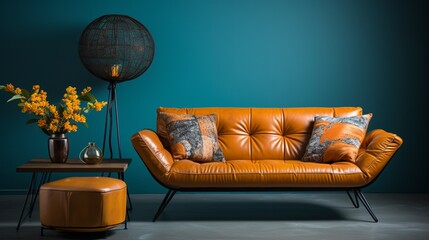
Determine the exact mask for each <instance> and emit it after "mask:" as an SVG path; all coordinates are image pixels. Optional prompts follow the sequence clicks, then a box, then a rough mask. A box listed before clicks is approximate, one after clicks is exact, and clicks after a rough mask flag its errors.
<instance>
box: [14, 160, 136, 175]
mask: <svg viewBox="0 0 429 240" xmlns="http://www.w3.org/2000/svg"><path fill="white" fill-rule="evenodd" d="M130 163H131V159H130V158H123V159H103V160H102V161H101V163H99V164H86V163H83V162H82V161H80V160H79V159H74V158H71V159H68V160H67V162H66V163H52V162H51V160H50V159H48V158H35V159H31V160H30V161H28V162H26V163H24V164H22V165H20V166H18V167H17V168H16V172H33V173H34V172H125V171H126V170H127V168H128V165H129V164H130Z"/></svg>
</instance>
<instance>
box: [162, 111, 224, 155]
mask: <svg viewBox="0 0 429 240" xmlns="http://www.w3.org/2000/svg"><path fill="white" fill-rule="evenodd" d="M159 114H160V116H161V118H162V119H163V120H164V121H165V125H166V128H167V133H168V140H169V142H170V146H171V148H170V150H171V153H172V155H173V158H174V159H175V160H182V159H189V160H193V161H196V162H212V161H221V162H223V161H224V160H225V158H224V156H223V153H222V150H221V148H220V146H219V143H218V135H217V129H216V115H215V114H210V115H201V116H199V115H190V114H173V113H165V112H161V113H159Z"/></svg>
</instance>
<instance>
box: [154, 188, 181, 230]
mask: <svg viewBox="0 0 429 240" xmlns="http://www.w3.org/2000/svg"><path fill="white" fill-rule="evenodd" d="M175 194H176V190H172V189H169V190H168V192H167V194H165V197H164V200H162V203H161V205H159V208H158V211H157V212H156V214H155V216H154V217H153V220H152V221H153V222H156V220H157V219H158V217H159V216H160V215H161V213H162V212H163V211H164V209H165V208H166V207H167V205H168V204H169V203H170V201H171V199H173V197H174V195H175Z"/></svg>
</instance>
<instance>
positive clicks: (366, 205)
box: [354, 189, 378, 222]
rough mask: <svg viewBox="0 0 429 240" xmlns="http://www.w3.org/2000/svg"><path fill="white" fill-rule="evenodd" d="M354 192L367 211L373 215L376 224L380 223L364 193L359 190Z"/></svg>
mask: <svg viewBox="0 0 429 240" xmlns="http://www.w3.org/2000/svg"><path fill="white" fill-rule="evenodd" d="M354 192H355V194H356V195H357V197H358V198H359V200H360V201H361V202H362V204H363V205H364V206H365V208H366V210H367V211H368V213H369V214H370V215H371V217H372V219H374V222H378V218H377V217H376V216H375V214H374V212H373V211H372V209H371V206H370V205H369V203H368V201H367V200H366V198H365V196H364V195H363V193H362V191H361V190H360V189H358V190H354Z"/></svg>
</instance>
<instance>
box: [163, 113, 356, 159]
mask: <svg viewBox="0 0 429 240" xmlns="http://www.w3.org/2000/svg"><path fill="white" fill-rule="evenodd" d="M159 112H169V113H176V114H195V115H204V114H212V113H214V114H216V116H217V130H218V137H219V143H220V146H221V148H222V151H223V154H224V156H225V159H226V160H240V159H242V160H264V159H267V160H268V159H270V160H292V159H301V158H302V156H303V155H304V151H305V148H306V146H307V143H308V140H309V138H310V134H311V132H312V130H313V122H314V117H315V116H331V117H350V116H358V115H362V109H361V108H360V107H336V108H164V107H160V108H158V113H159ZM157 133H158V135H159V137H160V139H161V141H162V143H163V144H164V146H166V147H167V148H168V139H167V137H168V135H167V131H166V127H165V123H164V121H163V120H162V119H161V118H160V117H159V114H158V119H157Z"/></svg>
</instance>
